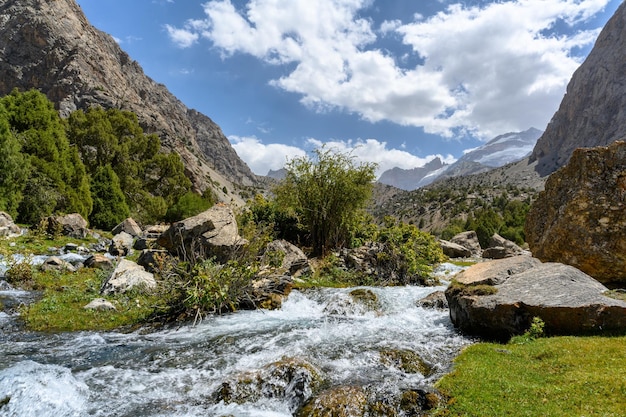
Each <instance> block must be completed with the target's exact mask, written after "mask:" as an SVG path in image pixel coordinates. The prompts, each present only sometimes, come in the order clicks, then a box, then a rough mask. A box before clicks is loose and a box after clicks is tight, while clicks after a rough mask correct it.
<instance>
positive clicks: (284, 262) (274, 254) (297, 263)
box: [262, 240, 309, 275]
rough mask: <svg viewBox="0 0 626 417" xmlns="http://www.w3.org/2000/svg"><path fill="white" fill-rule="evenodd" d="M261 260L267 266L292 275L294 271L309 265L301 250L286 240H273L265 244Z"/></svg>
mask: <svg viewBox="0 0 626 417" xmlns="http://www.w3.org/2000/svg"><path fill="white" fill-rule="evenodd" d="M262 262H263V264H264V265H267V266H269V267H274V268H278V269H279V270H280V271H282V272H284V273H286V274H288V275H294V274H295V273H296V272H298V271H300V270H302V269H306V268H307V267H309V258H307V256H306V255H305V254H304V252H302V250H301V249H300V248H299V247H297V246H295V245H293V244H291V243H289V242H287V241H286V240H274V241H272V242H270V243H268V244H267V247H266V248H265V251H264V253H263V257H262Z"/></svg>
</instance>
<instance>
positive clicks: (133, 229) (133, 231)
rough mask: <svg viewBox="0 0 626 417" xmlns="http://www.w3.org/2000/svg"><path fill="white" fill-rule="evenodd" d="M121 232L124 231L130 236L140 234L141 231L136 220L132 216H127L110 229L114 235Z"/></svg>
mask: <svg viewBox="0 0 626 417" xmlns="http://www.w3.org/2000/svg"><path fill="white" fill-rule="evenodd" d="M122 232H126V233H128V234H129V235H131V236H132V237H137V236H141V235H142V233H143V231H142V230H141V227H139V225H138V224H137V222H136V221H135V220H134V219H133V218H132V217H129V218H127V219H126V220H124V221H123V222H121V223H120V224H118V225H117V226H115V227H114V228H113V230H111V233H113V234H114V235H117V234H120V233H122Z"/></svg>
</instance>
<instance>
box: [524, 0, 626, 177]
mask: <svg viewBox="0 0 626 417" xmlns="http://www.w3.org/2000/svg"><path fill="white" fill-rule="evenodd" d="M624 45H626V3H622V4H621V5H620V7H619V8H618V9H617V11H616V12H615V14H614V15H613V17H611V19H610V20H609V21H608V22H607V24H606V26H605V27H604V29H602V32H601V33H600V36H599V37H598V39H597V40H596V43H595V45H594V47H593V49H592V50H591V53H590V54H589V56H588V57H587V59H586V60H585V62H583V64H582V65H581V66H580V67H579V68H578V69H577V70H576V72H575V73H574V75H573V76H572V79H571V81H570V82H569V84H568V86H567V93H566V94H565V97H564V98H563V101H562V102H561V105H560V107H559V110H558V111H557V112H556V113H555V115H554V116H553V117H552V120H551V121H550V123H549V124H548V126H547V127H546V131H545V132H544V134H543V135H542V136H541V138H540V139H539V140H538V141H537V145H536V146H535V149H534V150H533V153H532V155H531V157H530V161H531V162H534V161H537V162H538V164H537V168H536V169H537V171H538V172H539V173H540V174H541V176H547V175H549V174H551V173H552V172H554V171H555V170H556V169H558V168H559V167H562V166H564V165H565V164H566V163H567V162H568V161H569V159H570V157H571V155H572V153H573V151H574V149H576V148H579V147H593V146H601V145H607V144H609V143H611V142H613V141H615V140H618V139H622V138H624V136H626V52H625V50H624Z"/></svg>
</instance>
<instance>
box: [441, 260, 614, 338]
mask: <svg viewBox="0 0 626 417" xmlns="http://www.w3.org/2000/svg"><path fill="white" fill-rule="evenodd" d="M531 259H532V258H530V257H527V256H519V257H516V258H507V259H503V260H497V261H490V262H484V263H480V264H476V265H474V266H472V267H470V268H468V269H467V270H465V271H464V272H462V273H460V274H459V275H458V276H457V280H456V281H457V282H455V283H453V284H452V285H450V287H449V288H448V289H447V290H446V298H447V299H448V304H449V306H450V318H451V319H452V322H453V323H454V325H455V326H456V327H458V328H459V329H461V330H462V331H464V332H466V333H468V334H473V335H478V336H483V337H486V338H489V339H499V340H506V339H508V338H510V337H511V336H513V335H517V334H521V333H523V332H525V331H526V330H528V328H529V327H530V324H531V322H532V319H533V317H540V318H541V319H542V320H543V321H544V322H545V330H546V332H547V333H548V334H561V335H570V334H587V333H602V332H612V331H624V330H626V302H624V301H620V300H617V299H613V298H609V297H607V296H606V295H605V293H606V291H607V288H606V287H605V286H604V285H602V284H601V283H599V282H598V281H596V280H594V279H593V278H592V277H590V276H589V275H587V274H585V273H584V272H582V271H580V270H578V269H576V268H574V267H572V266H569V265H563V264H559V263H538V262H536V261H532V260H531Z"/></svg>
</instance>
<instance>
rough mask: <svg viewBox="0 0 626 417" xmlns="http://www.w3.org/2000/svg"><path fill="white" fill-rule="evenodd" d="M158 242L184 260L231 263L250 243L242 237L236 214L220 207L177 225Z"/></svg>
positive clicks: (173, 225) (214, 207) (216, 206)
mask: <svg viewBox="0 0 626 417" xmlns="http://www.w3.org/2000/svg"><path fill="white" fill-rule="evenodd" d="M157 243H158V244H159V245H161V246H163V247H164V248H165V249H167V250H169V251H170V252H171V253H173V254H175V255H178V256H180V257H185V256H196V257H199V258H201V259H202V258H212V257H215V258H217V259H218V260H220V261H227V260H228V259H230V258H231V257H232V255H233V254H234V253H235V252H236V251H237V250H238V249H239V248H241V247H242V246H244V245H246V244H247V243H248V242H247V241H246V240H245V239H244V238H242V237H241V236H239V231H238V230H237V221H236V220H235V215H234V213H233V211H232V210H231V209H230V208H229V207H227V206H225V205H222V204H216V205H215V206H213V207H211V208H210V209H208V210H207V211H205V212H202V213H200V214H198V215H197V216H194V217H190V218H187V219H185V220H182V221H179V222H176V223H173V224H172V225H171V226H170V228H169V229H167V231H165V232H164V233H163V234H162V235H161V236H160V237H159V239H158V240H157Z"/></svg>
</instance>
